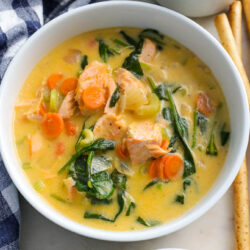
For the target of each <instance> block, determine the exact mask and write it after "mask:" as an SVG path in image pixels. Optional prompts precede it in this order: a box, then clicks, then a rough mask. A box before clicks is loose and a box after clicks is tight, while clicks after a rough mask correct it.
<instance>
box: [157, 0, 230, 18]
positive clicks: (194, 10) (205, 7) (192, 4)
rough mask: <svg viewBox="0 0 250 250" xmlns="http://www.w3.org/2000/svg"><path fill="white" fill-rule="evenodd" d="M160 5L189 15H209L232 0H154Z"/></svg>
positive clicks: (218, 10) (220, 9)
mask: <svg viewBox="0 0 250 250" xmlns="http://www.w3.org/2000/svg"><path fill="white" fill-rule="evenodd" d="M156 1H157V2H158V3H159V4H161V5H162V6H165V7H167V8H169V9H172V10H175V11H178V12H180V13H182V14H183V15H186V16H189V17H202V16H209V15H213V14H215V13H218V12H220V11H222V10H223V9H225V8H227V7H228V6H229V4H230V3H232V2H233V0H156Z"/></svg>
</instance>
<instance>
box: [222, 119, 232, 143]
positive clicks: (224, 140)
mask: <svg viewBox="0 0 250 250" xmlns="http://www.w3.org/2000/svg"><path fill="white" fill-rule="evenodd" d="M225 127H226V124H225V123H224V124H223V126H222V129H221V131H220V141H221V145H222V146H225V145H226V144H227V141H228V139H229V136H230V132H229V131H226V130H225Z"/></svg>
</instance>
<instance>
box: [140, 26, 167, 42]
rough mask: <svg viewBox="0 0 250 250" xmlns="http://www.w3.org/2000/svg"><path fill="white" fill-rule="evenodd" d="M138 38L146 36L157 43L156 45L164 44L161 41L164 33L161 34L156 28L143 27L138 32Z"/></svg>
mask: <svg viewBox="0 0 250 250" xmlns="http://www.w3.org/2000/svg"><path fill="white" fill-rule="evenodd" d="M139 38H140V39H145V38H148V39H150V40H151V41H153V42H155V43H157V44H158V45H165V43H164V42H163V39H164V35H163V34H161V33H160V32H159V31H158V30H155V29H144V30H143V31H142V32H141V33H140V34H139Z"/></svg>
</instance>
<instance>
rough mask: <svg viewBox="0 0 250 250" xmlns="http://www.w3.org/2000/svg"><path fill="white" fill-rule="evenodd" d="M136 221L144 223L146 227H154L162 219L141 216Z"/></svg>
mask: <svg viewBox="0 0 250 250" xmlns="http://www.w3.org/2000/svg"><path fill="white" fill-rule="evenodd" d="M136 221H137V222H138V223H140V224H142V225H143V226H146V227H154V226H157V225H159V224H160V221H157V220H145V219H143V218H142V217H140V216H139V217H138V218H137V219H136Z"/></svg>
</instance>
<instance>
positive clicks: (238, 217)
mask: <svg viewBox="0 0 250 250" xmlns="http://www.w3.org/2000/svg"><path fill="white" fill-rule="evenodd" d="M247 181H248V180H247V165H246V158H245V159H244V161H243V164H242V165H241V168H240V171H239V173H238V175H237V176H236V178H235V180H234V220H235V236H236V246H237V249H238V250H249V207H248V183H247Z"/></svg>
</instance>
